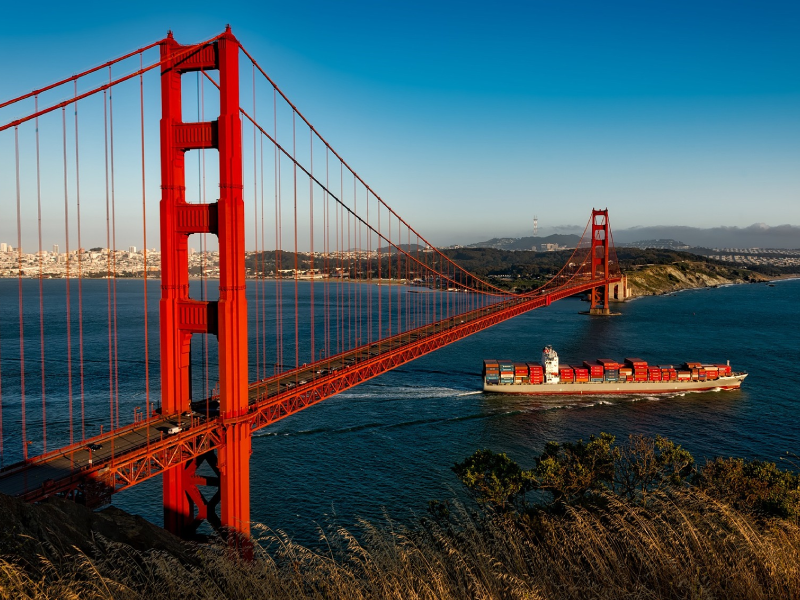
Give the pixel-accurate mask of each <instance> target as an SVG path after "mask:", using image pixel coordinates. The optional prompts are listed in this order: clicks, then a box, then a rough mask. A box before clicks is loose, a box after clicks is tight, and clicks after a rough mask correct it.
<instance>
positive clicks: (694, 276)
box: [625, 261, 772, 298]
mask: <svg viewBox="0 0 800 600" xmlns="http://www.w3.org/2000/svg"><path fill="white" fill-rule="evenodd" d="M625 274H626V275H627V277H628V289H629V291H630V298H637V297H640V296H661V295H665V294H671V293H673V292H678V291H681V290H688V289H699V288H708V287H719V286H721V285H735V284H742V283H764V282H767V281H770V280H771V279H772V278H771V277H767V276H766V275H762V274H760V273H755V272H753V271H748V270H747V269H741V268H734V267H726V266H721V265H710V264H708V263H700V262H688V261H686V262H680V263H674V264H669V265H646V266H642V267H638V268H636V269H634V270H630V271H627V272H626V273H625Z"/></svg>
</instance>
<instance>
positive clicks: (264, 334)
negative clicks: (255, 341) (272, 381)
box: [258, 134, 267, 379]
mask: <svg viewBox="0 0 800 600" xmlns="http://www.w3.org/2000/svg"><path fill="white" fill-rule="evenodd" d="M258 144H259V149H258V157H259V162H260V167H261V168H260V175H261V352H262V357H261V369H262V375H261V378H262V379H266V378H267V298H266V295H267V277H266V266H267V265H266V252H267V238H266V232H265V230H264V135H263V134H260V135H259V136H258Z"/></svg>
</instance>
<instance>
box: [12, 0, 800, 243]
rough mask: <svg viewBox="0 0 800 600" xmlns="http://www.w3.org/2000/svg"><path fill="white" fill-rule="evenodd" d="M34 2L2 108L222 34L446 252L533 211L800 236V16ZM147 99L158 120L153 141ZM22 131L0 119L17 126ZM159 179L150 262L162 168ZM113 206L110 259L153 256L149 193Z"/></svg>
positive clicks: (757, 11) (695, 8) (98, 226)
mask: <svg viewBox="0 0 800 600" xmlns="http://www.w3.org/2000/svg"><path fill="white" fill-rule="evenodd" d="M38 6H39V9H38V10H36V11H30V9H29V7H27V6H25V5H19V4H12V5H10V6H8V7H5V14H4V16H5V19H6V22H8V23H14V27H13V28H9V31H7V32H4V34H3V37H4V40H5V42H6V44H7V45H9V46H13V47H14V48H17V49H20V50H23V49H24V52H20V54H18V55H17V56H16V57H15V60H9V61H4V63H3V64H2V65H0V78H2V81H3V82H4V85H3V89H2V92H0V96H2V97H0V102H2V101H3V100H6V99H9V98H11V97H14V96H16V95H18V94H21V93H25V92H28V91H30V90H32V89H35V88H37V87H40V86H42V85H45V84H47V83H50V82H52V81H55V80H57V79H59V78H62V77H65V76H69V75H70V74H72V73H74V72H76V71H79V70H81V69H83V68H86V67H90V66H94V65H97V64H99V63H102V62H103V61H105V60H107V59H109V58H111V57H114V56H118V55H121V54H123V53H126V52H129V51H130V50H132V49H135V48H138V47H141V46H142V45H144V44H146V43H149V42H151V41H153V40H157V39H159V38H161V37H163V36H164V35H165V33H166V31H167V30H168V29H172V30H174V32H175V36H176V39H178V40H179V41H180V42H182V43H192V42H196V41H199V40H202V39H206V38H208V37H210V36H212V35H214V34H216V33H219V32H220V31H221V30H222V29H223V28H224V26H225V24H226V23H230V24H231V26H232V28H233V31H234V33H235V34H236V35H237V37H238V38H239V39H240V40H241V41H242V42H243V44H244V45H245V46H247V47H248V49H249V50H251V51H252V52H253V53H254V54H255V55H256V56H257V57H258V58H259V60H260V61H261V62H262V64H263V65H264V67H265V69H266V70H267V72H269V73H270V74H271V76H272V77H273V78H274V79H275V80H276V82H277V83H278V84H279V85H280V86H281V87H282V88H283V89H284V90H285V91H286V93H287V94H288V96H289V97H290V98H291V99H292V100H293V101H294V102H295V103H296V104H297V105H298V107H299V108H300V109H301V110H302V111H303V112H304V113H305V114H306V115H307V116H308V117H309V119H310V120H311V121H312V122H313V123H314V125H315V127H317V128H318V129H319V131H320V132H321V133H322V134H323V135H325V137H326V138H327V139H329V140H330V141H331V143H332V144H333V146H334V147H335V148H336V149H337V151H339V152H340V154H341V155H342V156H344V157H345V159H346V160H347V161H348V162H349V163H350V164H351V165H352V166H353V167H354V168H355V169H356V171H358V172H359V173H360V174H361V175H362V176H363V177H364V179H365V180H366V181H367V182H368V183H369V184H370V186H371V187H372V188H373V189H374V190H376V192H377V193H379V194H380V195H381V197H383V198H384V199H385V200H386V201H387V202H388V203H389V204H390V205H391V206H393V207H394V208H395V209H396V210H397V211H398V213H399V214H400V215H402V216H403V217H404V218H405V219H406V220H407V221H408V222H409V223H411V224H412V225H413V226H414V227H415V228H417V229H418V230H419V231H420V233H422V234H423V235H424V236H425V237H426V238H427V239H428V240H429V241H431V242H432V243H434V244H436V245H439V246H446V245H451V244H456V243H470V242H476V241H479V240H481V239H485V238H487V237H493V236H519V235H531V233H532V231H533V217H534V215H536V216H537V217H538V221H539V229H540V232H545V231H552V230H553V228H557V227H558V226H559V225H561V226H562V227H563V228H564V230H568V229H575V228H581V229H582V227H583V224H584V221H585V219H587V218H588V215H589V212H590V210H591V208H593V207H595V208H606V207H607V208H609V210H610V211H611V212H610V214H611V224H612V228H613V229H614V230H615V231H616V230H624V229H631V228H633V227H653V226H665V225H670V226H691V227H701V228H709V227H739V228H746V227H749V226H750V225H752V224H755V223H762V222H764V223H767V224H769V225H771V226H778V225H783V224H791V225H800V169H798V168H797V165H798V164H800V142H798V140H800V78H798V77H797V76H796V75H797V67H796V57H797V56H800V36H797V35H796V27H797V24H798V23H800V5H798V4H797V3H793V2H788V1H786V2H770V3H767V4H764V3H758V2H754V1H745V2H738V3H729V2H722V1H713V2H700V3H680V2H679V3H669V4H659V5H655V4H641V3H636V2H610V3H601V4H598V3H594V2H588V1H585V2H576V3H572V4H569V5H566V4H553V5H546V4H536V3H509V4H506V5H497V6H493V7H491V8H487V5H485V4H479V3H474V2H460V3H458V4H455V3H450V2H433V3H421V2H416V1H412V2H404V3H381V4H374V3H365V2H353V3H348V4H347V5H339V4H331V3H323V2H311V3H305V4H302V5H298V4H291V3H289V4H286V3H282V4H277V3H275V4H269V3H268V4H261V5H258V6H253V5H251V4H249V3H240V2H236V1H235V0H234V1H232V2H228V3H225V4H224V5H221V6H220V5H212V4H208V5H201V6H199V7H197V9H196V10H193V11H192V14H191V15H186V14H184V12H183V11H181V10H178V8H177V7H174V8H173V7H167V6H164V5H163V4H161V3H155V2H150V1H149V0H145V1H144V2H141V3H137V6H136V15H135V16H133V15H131V14H130V13H129V9H128V8H127V7H125V8H123V7H118V8H117V7H114V6H105V7H104V8H103V10H93V9H90V8H91V7H90V5H89V4H88V3H86V4H85V5H84V6H82V7H80V9H79V10H75V9H74V7H71V6H69V5H61V4H58V3H55V2H49V1H46V2H45V3H44V4H43V5H38ZM334 32H335V34H334ZM247 76H248V75H247V74H243V75H242V78H243V79H246V77H247ZM146 85H152V82H146ZM149 89H151V90H152V87H151V88H149ZM242 101H243V103H244V102H245V100H244V99H243V100H242ZM155 102H156V104H154V105H152V106H151V105H147V106H146V107H145V111H146V114H147V125H146V127H147V129H146V133H145V135H146V137H147V139H148V140H149V141H150V142H151V143H155V142H156V140H157V136H158V122H157V121H158V106H157V99H156V101H155ZM101 110H102V109H101ZM187 110H188V109H187ZM16 116H19V115H18V114H10V115H7V114H6V113H5V112H2V111H0V121H2V122H3V123H5V122H6V121H8V120H10V119H12V118H15V117H16ZM6 117H8V118H6ZM60 120H61V116H60V115H58V116H57V119H55V121H54V126H55V127H59V126H60ZM47 126H49V125H48V124H43V127H47ZM119 127H120V137H121V138H124V134H125V133H126V130H127V128H129V129H130V134H131V135H132V136H133V138H134V139H136V135H137V134H138V122H132V123H125V122H121V124H120V125H119ZM25 135H27V133H26V134H25ZM11 137H12V138H13V136H11ZM22 143H23V146H24V145H25V144H28V145H30V144H31V143H32V142H31V140H30V139H28V137H24V139H23V140H22ZM53 147H54V148H60V146H59V144H58V143H57V144H55V145H54V146H53ZM153 147H155V148H157V144H156V145H154V146H151V150H152V148H153ZM120 148H121V147H120ZM59 151H60V149H59ZM119 151H120V152H121V151H122V150H121V149H120V150H119ZM130 151H131V154H132V156H133V157H134V158H135V157H136V148H132V149H131V150H130ZM0 158H2V160H3V162H4V164H5V165H6V167H5V168H6V170H3V171H2V172H0V180H2V181H3V182H4V183H3V184H0V185H2V189H0V215H2V218H0V239H3V240H6V242H5V243H9V244H13V245H14V246H16V245H17V235H16V230H15V226H16V221H15V212H16V199H15V192H14V187H13V181H14V177H13V147H12V146H9V145H8V144H6V145H4V146H2V147H0ZM123 158H124V156H123ZM147 161H148V169H149V175H148V181H147V192H146V203H147V211H148V219H147V220H148V223H147V245H148V246H153V245H154V244H153V242H157V241H158V227H157V218H158V201H159V190H158V184H159V182H158V181H157V178H158V167H157V161H158V156H157V155H156V156H151V155H148V157H147ZM9 165H10V166H9ZM21 170H22V173H21V175H22V179H23V183H24V184H26V185H28V187H27V188H26V189H25V190H24V193H23V213H24V214H23V217H24V218H25V219H28V220H30V219H35V213H36V194H35V191H32V188H31V184H30V182H31V181H33V180H34V178H35V167H34V163H32V162H31V161H30V160H27V161H24V162H23V164H22V166H21ZM187 177H188V175H187ZM196 179H197V178H196V176H195V181H196ZM250 184H251V182H250V181H247V180H246V181H245V194H246V195H247V194H248V193H250V192H251V188H250V187H249V186H250ZM50 185H52V186H53V187H52V189H50V188H49V186H50ZM187 185H188V184H187ZM43 188H44V193H43V194H42V203H43V219H42V228H43V236H44V239H46V240H47V244H46V245H45V246H43V247H48V248H49V247H50V246H52V245H53V244H58V245H59V247H60V248H61V249H62V250H64V249H65V248H67V246H69V247H70V248H71V249H74V248H76V247H77V240H76V239H75V235H76V230H77V228H76V226H75V223H74V218H75V217H74V208H73V209H72V210H73V212H72V213H71V216H70V218H71V219H73V222H72V223H71V226H70V236H71V239H70V240H69V244H67V240H66V235H65V231H64V223H63V214H64V213H63V211H64V208H63V206H64V200H63V195H61V196H60V195H59V190H58V177H52V181H46V182H44V183H43ZM209 189H211V188H209ZM212 192H213V190H212ZM71 193H72V192H71ZM93 193H94V196H93V195H92V191H87V193H86V194H85V197H84V202H86V203H87V210H86V211H85V213H84V217H83V218H84V219H86V226H85V228H84V233H86V234H87V238H86V239H85V240H84V241H83V243H82V245H83V246H84V247H86V246H89V245H91V246H98V245H111V244H112V241H111V240H110V239H109V240H107V239H106V237H105V234H106V230H105V223H106V221H105V208H104V207H103V205H102V201H101V199H100V195H102V194H101V192H100V191H99V190H94V191H93ZM117 195H118V198H117V200H118V203H117V210H118V211H119V213H118V214H117V218H116V231H112V232H111V233H110V234H109V235H110V236H116V246H117V247H118V248H127V247H128V246H132V245H135V246H137V247H141V246H142V245H143V243H144V240H143V231H142V227H141V222H139V223H138V224H136V225H133V224H132V223H135V221H134V220H133V219H131V218H129V215H128V213H127V212H126V211H127V210H131V211H132V210H133V209H134V208H135V207H136V206H140V205H141V202H142V198H141V192H140V191H137V190H136V186H135V182H118V186H117ZM70 201H71V202H73V203H74V201H75V199H74V194H72V195H71V197H70ZM91 201H96V204H95V205H94V206H95V208H91V209H89V206H90V204H89V203H90V202H91ZM87 232H88V233H87ZM540 234H541V233H540ZM248 235H251V233H250V232H249V230H248ZM212 238H213V236H212ZM32 244H33V245H34V246H36V247H37V248H38V244H37V242H36V237H35V231H34V232H33V233H32V232H31V230H30V228H28V229H25V231H24V232H23V240H22V245H23V248H30V247H32ZM211 244H212V245H213V244H214V241H213V239H212V241H211ZM252 245H253V244H252V243H251V244H250V246H252ZM273 245H274V244H273ZM195 247H199V245H198V244H195ZM212 247H213V246H212ZM269 247H270V245H269V244H267V248H269Z"/></svg>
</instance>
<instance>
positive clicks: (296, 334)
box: [292, 111, 300, 378]
mask: <svg viewBox="0 0 800 600" xmlns="http://www.w3.org/2000/svg"><path fill="white" fill-rule="evenodd" d="M295 114H296V113H295V112H294V111H292V172H293V177H294V179H293V182H292V191H293V193H294V366H295V368H297V367H299V366H300V323H299V307H298V297H297V294H298V287H297V269H298V266H297V132H296V130H295ZM295 378H296V376H295Z"/></svg>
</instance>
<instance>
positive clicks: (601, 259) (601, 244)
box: [589, 209, 611, 315]
mask: <svg viewBox="0 0 800 600" xmlns="http://www.w3.org/2000/svg"><path fill="white" fill-rule="evenodd" d="M609 243H610V240H609V226H608V209H605V210H594V209H593V210H592V248H591V258H590V260H591V261H592V267H591V268H592V270H591V274H592V279H605V280H608V278H609V264H608V245H609ZM608 287H609V286H608V284H605V285H603V286H598V287H594V288H592V291H591V295H590V302H591V308H590V309H589V314H591V315H610V314H611V309H610V308H609V307H608V296H609V290H608ZM601 302H602V306H601Z"/></svg>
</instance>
